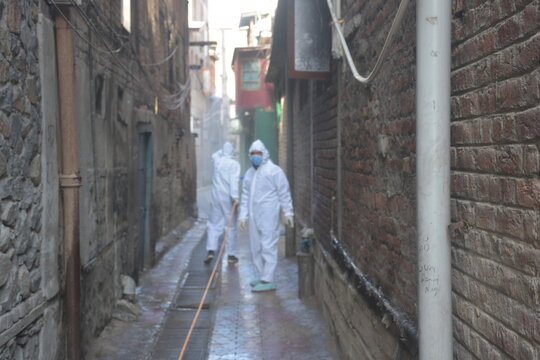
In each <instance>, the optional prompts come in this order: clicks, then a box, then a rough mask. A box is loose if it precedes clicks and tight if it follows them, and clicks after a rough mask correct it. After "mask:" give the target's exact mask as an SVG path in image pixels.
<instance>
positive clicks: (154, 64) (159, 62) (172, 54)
mask: <svg viewBox="0 0 540 360" xmlns="http://www.w3.org/2000/svg"><path fill="white" fill-rule="evenodd" d="M176 50H178V45H176V46H175V47H174V49H173V51H171V53H170V54H169V55H167V57H166V58H165V59H163V60H161V61H158V62H156V63H152V64H144V63H142V64H141V65H142V66H159V65H162V64H164V63H166V62H167V61H169V60H170V59H171V58H172V57H173V56H174V53H175V52H176Z"/></svg>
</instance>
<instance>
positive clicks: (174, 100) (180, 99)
mask: <svg viewBox="0 0 540 360" xmlns="http://www.w3.org/2000/svg"><path fill="white" fill-rule="evenodd" d="M70 2H71V3H72V4H73V5H74V6H75V7H76V8H77V10H78V12H79V13H80V15H81V17H82V18H83V20H84V21H85V22H86V23H87V24H88V26H89V28H90V29H91V30H92V31H93V32H94V33H96V35H97V36H98V38H99V39H100V40H101V41H102V42H103V44H104V45H105V47H106V48H107V50H104V49H102V48H100V47H98V46H96V45H95V44H94V43H92V42H91V41H90V40H89V39H88V38H87V37H86V36H84V35H83V34H81V32H80V31H79V29H78V28H77V26H75V24H73V23H72V22H71V21H70V20H69V19H68V17H67V16H66V14H65V13H64V12H63V11H62V9H60V7H58V5H57V4H56V3H54V2H53V3H52V4H53V5H54V7H55V8H56V10H57V11H58V13H59V14H60V16H62V17H63V18H64V19H65V20H66V22H67V23H68V25H69V26H70V27H71V28H72V29H73V31H74V32H75V33H76V35H77V36H78V37H80V38H81V39H82V40H83V41H85V42H86V43H87V44H88V45H89V46H90V47H91V48H92V49H94V50H96V51H99V52H101V53H105V54H110V55H111V56H112V58H113V60H114V62H115V63H116V65H117V66H118V67H119V68H121V69H122V70H123V72H124V74H127V75H128V77H130V78H131V79H132V80H133V81H134V82H135V83H136V84H137V86H138V87H139V88H140V89H142V90H143V91H144V92H146V93H147V94H149V95H151V96H153V97H156V98H158V99H160V100H161V101H162V102H163V103H164V105H165V108H166V109H168V110H178V109H180V108H181V107H182V106H183V104H184V103H185V102H186V99H187V97H188V95H189V93H190V81H191V78H188V81H187V82H186V84H185V85H183V84H181V83H180V84H179V87H180V90H179V91H178V93H175V94H170V95H161V94H159V92H158V91H156V89H155V88H154V87H153V84H152V81H150V79H151V76H150V75H149V74H148V73H147V72H146V70H145V69H144V67H143V64H142V63H141V62H140V60H139V59H138V57H137V56H136V54H135V53H134V50H133V48H132V47H131V46H130V47H129V49H130V51H131V53H132V54H133V55H134V59H135V60H136V63H137V64H138V65H139V67H140V69H141V71H142V72H143V74H144V75H145V76H146V78H147V81H148V83H149V85H150V86H148V85H145V84H143V83H142V82H141V81H140V80H139V79H138V78H137V77H135V76H134V75H133V74H132V72H131V71H130V70H129V69H128V68H127V67H126V66H125V65H124V64H123V63H122V62H121V61H120V59H118V58H117V57H116V56H115V55H116V54H118V53H119V52H120V51H121V50H122V49H123V48H124V47H125V46H126V45H127V44H131V42H130V40H127V41H125V42H124V43H122V44H121V45H120V47H119V48H117V49H112V48H111V47H110V46H109V45H108V44H107V42H106V41H105V36H104V35H103V33H102V32H101V31H100V30H99V29H97V27H96V26H95V25H94V24H93V22H92V20H91V19H90V17H89V16H88V14H87V13H86V11H85V10H84V9H83V8H82V7H81V6H79V5H78V4H77V3H76V2H75V1H74V0H70ZM93 5H94V6H96V5H95V3H93ZM113 32H114V31H113ZM115 34H116V33H115ZM177 50H178V45H176V47H175V49H174V50H173V51H172V53H171V54H169V55H168V56H167V58H166V59H164V60H162V61H161V62H163V63H164V62H166V61H168V60H169V59H170V58H172V56H173V55H174V53H175V52H176V51H177ZM161 62H160V63H161ZM156 64H157V63H156ZM109 70H112V68H109ZM112 72H113V73H115V74H117V75H119V73H118V72H116V71H112ZM149 87H150V89H149Z"/></svg>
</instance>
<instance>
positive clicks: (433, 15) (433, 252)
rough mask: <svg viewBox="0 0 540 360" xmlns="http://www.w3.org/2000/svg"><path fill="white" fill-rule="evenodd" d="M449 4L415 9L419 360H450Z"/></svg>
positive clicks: (427, 0) (423, 2)
mask: <svg viewBox="0 0 540 360" xmlns="http://www.w3.org/2000/svg"><path fill="white" fill-rule="evenodd" d="M451 3H452V1H451V0H419V1H417V9H416V11H417V12H416V21H417V27H416V77H417V85H416V112H417V114H416V117H417V125H416V129H417V135H416V136H417V137H416V177H417V180H416V183H417V188H416V189H417V225H418V226H417V231H418V306H419V307H418V323H419V332H420V334H419V350H420V359H421V360H428V359H438V360H451V359H452V307H451V291H452V286H451V274H450V272H451V262H450V241H449V236H448V231H447V229H448V225H449V223H450V34H451V25H450V17H451Z"/></svg>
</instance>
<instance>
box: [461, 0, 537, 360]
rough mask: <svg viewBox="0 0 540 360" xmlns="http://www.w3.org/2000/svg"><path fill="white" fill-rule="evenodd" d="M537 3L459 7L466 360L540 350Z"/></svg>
mask: <svg viewBox="0 0 540 360" xmlns="http://www.w3.org/2000/svg"><path fill="white" fill-rule="evenodd" d="M538 5H539V2H538V1H472V2H468V1H454V6H453V10H454V19H453V33H452V158H451V161H452V220H453V221H455V222H463V224H464V228H462V229H460V231H458V232H456V234H455V236H454V237H453V248H452V264H453V274H452V275H453V277H452V286H453V306H454V329H455V331H454V335H455V336H454V339H455V354H456V357H457V358H460V359H461V358H464V359H465V358H471V357H474V358H479V359H503V358H512V359H534V358H537V357H538V356H539V353H538V349H539V348H540V337H539V332H538V329H539V325H540V320H539V318H538V309H539V306H540V293H539V286H540V282H539V277H538V276H539V269H540V242H539V239H540V212H539V209H540V178H539V172H540V161H539V145H540V142H539V141H540V105H539V103H540V87H539V81H540V69H539V66H538V64H539V63H540V33H539V29H540V12H539V7H538Z"/></svg>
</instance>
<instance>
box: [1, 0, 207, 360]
mask: <svg viewBox="0 0 540 360" xmlns="http://www.w3.org/2000/svg"><path fill="white" fill-rule="evenodd" d="M120 3H121V2H120V1H118V2H117V1H115V2H85V3H84V4H83V6H81V7H69V8H66V7H64V8H61V11H62V13H63V14H64V15H65V16H66V17H68V18H69V19H70V22H71V23H72V24H73V25H74V27H75V28H76V29H77V30H76V31H74V32H73V39H74V46H75V49H74V55H75V91H76V96H75V98H76V103H75V104H74V105H75V109H76V110H75V111H76V114H75V115H76V120H77V128H78V132H77V143H78V154H79V162H80V175H81V179H82V186H81V188H80V199H81V202H80V219H81V221H80V241H81V267H82V268H81V285H82V286H81V317H82V324H81V328H82V336H83V347H85V346H87V345H88V344H89V342H91V341H92V339H93V338H94V337H95V336H97V335H98V334H99V332H100V331H101V329H102V328H103V327H104V326H105V325H106V324H107V322H108V321H109V320H110V316H111V312H112V309H113V307H114V306H115V304H116V300H118V298H119V297H120V296H121V290H122V289H121V285H120V275H123V274H126V275H131V276H133V277H135V278H137V276H138V273H139V272H140V271H142V270H143V266H144V265H143V263H142V261H141V257H140V253H141V251H142V247H141V246H140V239H141V235H140V233H141V227H140V224H141V221H140V220H141V214H140V211H139V209H140V204H141V201H142V199H141V196H140V171H139V168H140V166H139V165H140V164H141V160H140V159H141V154H140V147H141V145H140V142H139V141H140V134H141V133H142V132H148V133H150V134H152V135H151V136H152V143H151V156H152V161H151V162H150V164H151V168H150V170H149V178H150V179H151V183H152V186H151V187H149V189H150V194H151V196H150V197H149V199H150V203H149V204H150V209H149V213H150V216H149V222H148V224H149V242H150V244H149V245H150V246H149V249H148V251H147V254H145V255H146V257H147V262H145V264H146V265H147V266H151V265H152V263H153V261H154V260H155V259H154V244H155V242H156V241H157V239H159V238H160V237H162V236H163V235H166V234H167V233H168V232H169V231H171V230H172V229H174V228H175V227H176V226H177V225H178V224H179V223H181V222H182V221H183V220H185V219H186V218H187V217H189V216H191V215H192V212H193V204H194V202H195V194H196V192H195V170H196V168H195V163H194V143H193V138H192V134H191V130H190V124H189V96H184V97H183V98H184V100H185V101H184V102H182V103H179V102H177V103H173V102H174V101H173V100H178V99H179V98H180V96H181V95H183V93H182V92H181V91H180V90H181V89H180V84H185V83H186V78H187V69H186V59H185V57H186V56H187V46H188V43H187V3H185V2H176V1H172V0H168V1H142V0H141V1H132V27H131V32H130V33H128V32H127V31H125V30H124V29H123V28H122V26H121V23H120V21H121V15H120V14H121V12H120V11H121V9H120ZM96 4H97V5H96ZM57 11H58V9H56V8H54V7H51V6H50V5H49V4H48V3H47V2H45V1H37V0H35V1H19V0H8V1H2V2H1V3H0V220H1V223H0V359H51V360H52V359H62V358H64V350H63V348H64V345H65V343H64V340H63V338H64V334H63V330H62V329H63V326H62V317H63V304H62V287H63V286H64V285H63V281H64V280H63V279H64V274H62V273H61V272H62V267H63V252H62V251H63V245H62V233H61V229H62V225H61V219H60V217H59V215H60V214H61V208H60V206H59V205H60V204H59V203H60V192H59V183H58V176H59V173H58V171H59V169H58V159H59V153H58V152H59V151H61V146H60V143H59V140H57V133H58V129H57V121H58V98H57V93H58V89H57V73H56V55H55V39H54V17H55V15H58V12H57ZM175 48H176V51H175V54H174V56H173V57H171V59H170V61H168V62H164V63H160V64H159V65H157V66H150V65H145V64H153V63H158V62H160V61H161V60H162V59H164V58H165V57H167V56H168V55H169V54H170V53H171V52H172V51H173V50H174V49H175ZM111 50H113V51H111ZM59 71H62V69H59ZM186 91H189V89H186ZM173 93H174V94H175V95H176V96H175V99H171V98H169V97H168V95H169V94H173ZM156 105H157V106H156ZM141 114H142V115H141Z"/></svg>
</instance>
